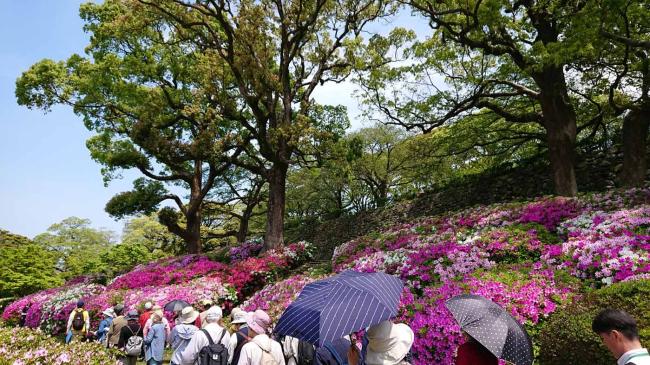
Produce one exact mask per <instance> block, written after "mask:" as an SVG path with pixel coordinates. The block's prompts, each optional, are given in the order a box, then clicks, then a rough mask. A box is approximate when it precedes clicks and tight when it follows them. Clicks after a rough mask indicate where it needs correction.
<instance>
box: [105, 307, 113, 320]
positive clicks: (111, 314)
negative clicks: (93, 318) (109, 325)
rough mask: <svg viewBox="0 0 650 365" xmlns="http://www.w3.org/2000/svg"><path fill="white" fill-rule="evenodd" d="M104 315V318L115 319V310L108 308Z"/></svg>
mask: <svg viewBox="0 0 650 365" xmlns="http://www.w3.org/2000/svg"><path fill="white" fill-rule="evenodd" d="M102 314H103V315H104V318H113V317H115V310H114V309H113V308H106V309H104V311H103V312H102Z"/></svg>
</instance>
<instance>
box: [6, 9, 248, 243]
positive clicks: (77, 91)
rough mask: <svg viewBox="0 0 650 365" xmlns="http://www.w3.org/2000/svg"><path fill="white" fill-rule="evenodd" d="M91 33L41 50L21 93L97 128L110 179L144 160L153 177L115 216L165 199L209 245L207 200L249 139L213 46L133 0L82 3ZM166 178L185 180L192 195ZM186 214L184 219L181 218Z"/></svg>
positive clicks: (96, 142)
mask: <svg viewBox="0 0 650 365" xmlns="http://www.w3.org/2000/svg"><path fill="white" fill-rule="evenodd" d="M80 13H81V17H82V19H83V20H84V22H85V25H84V30H85V31H87V32H89V33H91V37H90V39H91V40H90V44H89V45H88V47H87V48H86V53H87V56H86V57H83V56H80V55H72V56H71V57H70V58H68V60H66V61H62V62H54V61H52V60H47V59H45V60H42V61H40V62H38V63H36V64H35V65H33V66H32V67H30V69H29V70H28V71H27V72H25V73H23V75H22V76H21V77H20V78H19V79H18V81H17V83H16V96H17V99H18V103H19V104H21V105H26V106H28V107H30V108H41V109H43V110H45V111H47V110H49V109H50V108H51V107H52V106H53V105H55V104H63V105H69V106H71V107H72V108H73V110H74V112H75V113H76V114H78V115H80V116H82V117H83V120H84V123H85V125H86V127H87V128H88V129H89V130H91V131H93V132H94V133H95V135H94V136H93V137H91V138H90V139H89V140H88V142H87V147H88V149H89V150H90V153H91V156H92V158H93V159H94V160H95V161H97V162H99V163H100V164H102V165H103V168H102V173H103V174H104V179H105V182H108V181H110V180H111V179H113V178H117V177H119V172H120V171H121V170H126V169H136V170H138V171H139V172H140V173H142V174H143V175H144V176H145V177H144V178H140V179H137V180H136V181H135V182H134V188H133V190H132V191H129V192H124V193H121V194H118V195H117V196H115V197H114V198H113V199H111V201H110V202H108V204H107V206H106V211H107V212H108V213H109V214H111V215H112V216H114V217H116V218H123V217H126V216H129V215H134V214H139V213H144V214H149V213H152V212H155V211H156V210H158V208H159V204H160V203H161V202H163V201H165V200H170V201H172V202H173V203H175V204H176V210H174V209H172V208H169V207H168V208H165V209H163V210H162V211H161V212H160V214H159V215H158V216H159V218H160V222H161V223H162V224H164V225H165V226H166V227H167V228H168V229H169V231H170V232H172V233H174V234H176V235H178V236H179V237H181V238H182V239H183V240H184V241H185V242H186V245H187V251H188V252H190V253H198V252H201V232H200V230H201V210H202V203H203V200H204V198H205V196H206V195H207V194H208V192H209V191H210V189H211V188H212V186H213V184H214V181H215V179H216V178H217V176H219V175H220V174H222V173H223V172H224V171H226V170H227V169H228V168H229V164H228V163H227V162H225V161H224V156H226V155H227V156H228V157H229V158H236V157H237V156H238V155H239V153H241V151H242V149H243V148H242V147H237V146H239V145H240V144H242V143H244V144H245V143H246V142H247V141H246V140H237V138H239V137H238V136H237V134H236V133H235V132H234V130H235V129H236V127H237V126H238V125H237V124H233V122H232V121H230V120H228V119H226V118H224V116H223V113H222V111H221V106H220V105H217V104H215V103H214V98H215V96H214V89H215V88H217V86H215V85H216V84H218V83H219V82H220V80H221V79H222V78H223V77H222V76H223V75H221V71H220V69H214V68H212V67H211V66H212V63H211V61H210V57H212V56H211V54H209V53H206V52H203V50H202V49H197V47H196V45H195V44H194V43H188V42H186V41H185V39H184V38H185V34H179V33H183V32H181V31H179V30H178V29H176V28H175V26H174V24H170V23H169V22H167V21H166V19H165V18H162V17H160V16H158V15H157V13H155V12H151V11H149V8H147V7H144V6H141V5H139V4H138V3H137V2H134V1H121V0H107V1H105V2H103V3H102V4H95V3H86V4H83V5H82V6H81V10H80ZM166 185H173V186H176V187H180V188H182V189H186V190H187V191H188V192H189V194H188V195H189V197H188V200H187V201H186V202H184V201H183V200H182V199H181V198H180V197H179V196H178V195H176V194H173V193H170V192H169V191H168V190H167V188H166ZM181 221H184V224H181V223H180V222H181Z"/></svg>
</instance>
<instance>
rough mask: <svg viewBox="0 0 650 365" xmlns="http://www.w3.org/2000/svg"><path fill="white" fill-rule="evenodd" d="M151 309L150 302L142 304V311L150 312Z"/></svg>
mask: <svg viewBox="0 0 650 365" xmlns="http://www.w3.org/2000/svg"><path fill="white" fill-rule="evenodd" d="M151 307H153V304H151V302H146V303H144V310H146V311H150V310H151Z"/></svg>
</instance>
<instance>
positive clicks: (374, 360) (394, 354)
mask: <svg viewBox="0 0 650 365" xmlns="http://www.w3.org/2000/svg"><path fill="white" fill-rule="evenodd" d="M366 333H367V336H368V351H367V353H366V364H368V365H396V364H399V363H400V362H401V361H402V360H404V358H405V357H406V355H407V354H408V353H409V350H410V349H411V346H412V345H413V341H414V340H415V334H414V333H413V330H411V328H410V327H409V326H407V325H405V324H403V323H397V324H395V323H392V322H390V321H383V322H380V323H377V324H376V325H374V326H371V327H370V328H369V329H368V331H367V332H366Z"/></svg>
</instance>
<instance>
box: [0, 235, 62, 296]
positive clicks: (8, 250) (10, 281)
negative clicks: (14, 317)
mask: <svg viewBox="0 0 650 365" xmlns="http://www.w3.org/2000/svg"><path fill="white" fill-rule="evenodd" d="M0 265H2V270H0V297H3V298H6V297H16V296H24V295H28V294H31V293H34V292H37V291H39V290H43V289H48V288H51V287H55V286H57V285H61V284H62V283H63V280H61V277H60V276H59V275H58V273H57V272H56V270H55V265H56V256H55V255H54V254H53V253H51V252H49V251H47V250H46V249H45V248H44V247H42V246H40V245H38V244H35V243H34V242H32V241H31V240H30V239H28V238H27V237H23V236H19V235H15V234H12V233H9V232H7V231H4V230H0Z"/></svg>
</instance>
